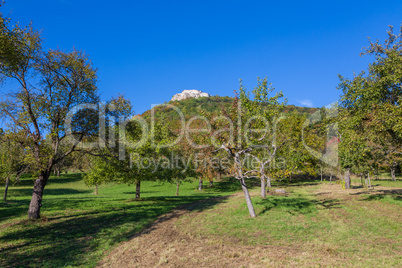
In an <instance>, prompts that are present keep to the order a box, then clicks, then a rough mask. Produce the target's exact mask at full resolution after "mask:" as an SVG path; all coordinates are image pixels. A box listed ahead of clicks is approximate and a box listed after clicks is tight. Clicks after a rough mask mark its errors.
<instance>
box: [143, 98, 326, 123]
mask: <svg viewBox="0 0 402 268" xmlns="http://www.w3.org/2000/svg"><path fill="white" fill-rule="evenodd" d="M233 100H234V98H233V97H227V96H226V97H220V96H211V97H209V98H198V99H195V98H194V99H185V100H181V101H169V102H166V103H165V104H168V105H172V106H175V107H176V108H178V109H179V110H180V111H181V112H182V113H183V114H184V116H185V117H186V118H188V117H192V116H195V115H198V114H199V108H201V109H203V110H205V111H206V112H208V113H212V114H214V115H219V114H221V110H222V108H226V107H229V106H230V105H232V103H233ZM154 109H155V117H159V116H160V115H161V114H164V116H165V117H166V118H167V119H169V120H176V119H179V114H178V113H177V112H176V111H174V110H173V109H172V108H169V107H167V106H164V105H161V106H157V107H155V108H154ZM317 110H318V108H309V107H299V106H295V105H286V106H285V108H284V113H290V112H293V111H297V112H298V113H300V114H313V113H314V112H315V111H317ZM141 116H142V117H143V118H145V119H149V118H150V117H151V110H148V111H146V112H144V113H143V114H142V115H141Z"/></svg>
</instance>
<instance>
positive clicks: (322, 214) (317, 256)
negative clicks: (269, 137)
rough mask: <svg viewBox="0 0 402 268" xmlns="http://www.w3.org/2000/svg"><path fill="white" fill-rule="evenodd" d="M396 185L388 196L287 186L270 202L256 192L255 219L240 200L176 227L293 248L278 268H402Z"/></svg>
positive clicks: (248, 242)
mask: <svg viewBox="0 0 402 268" xmlns="http://www.w3.org/2000/svg"><path fill="white" fill-rule="evenodd" d="M379 183H381V182H379ZM393 183H394V182H393ZM386 184H387V183H386ZM395 185H396V186H397V188H399V190H393V191H392V190H390V191H385V192H384V191H376V190H370V191H366V190H365V189H353V190H342V188H341V185H339V184H334V183H333V184H332V185H330V184H329V183H328V182H325V183H323V184H316V185H314V184H313V185H311V183H310V185H306V184H304V185H303V184H293V185H291V186H290V187H286V191H287V192H288V195H286V196H280V195H269V196H268V197H267V198H266V199H261V198H260V197H259V196H258V192H257V191H256V190H254V191H253V197H252V200H253V203H254V206H255V210H256V213H257V215H258V216H257V218H255V219H252V218H250V217H249V216H248V211H247V207H246V204H245V201H244V198H243V196H242V195H238V196H236V197H234V198H230V199H229V200H228V201H227V202H226V203H221V204H217V205H215V206H213V207H209V208H208V209H207V210H206V211H204V212H203V213H201V214H189V215H186V216H184V217H182V218H181V219H179V220H178V222H177V223H176V224H177V226H178V227H179V229H180V230H183V231H185V232H187V233H192V234H193V235H194V234H195V235H196V236H197V237H202V238H203V239H211V240H212V241H223V243H225V244H230V243H234V244H244V245H253V246H256V245H267V246H270V249H271V250H274V251H275V250H278V251H280V250H283V248H289V249H292V252H291V253H289V254H286V253H285V254H283V255H281V258H278V259H276V260H274V262H273V264H275V265H279V266H282V265H284V266H295V265H296V266H303V267H304V266H307V267H310V266H315V265H317V266H320V265H325V266H327V265H329V266H345V267H348V266H358V267H401V265H402V257H401V253H402V237H401V235H400V233H401V224H402V217H401V216H402V213H401V211H402V210H401V208H402V199H401V193H402V192H401V190H402V189H401V188H402V182H401V181H397V182H396V184H395ZM285 251H286V250H285ZM267 255H268V254H267ZM271 258H272V257H271Z"/></svg>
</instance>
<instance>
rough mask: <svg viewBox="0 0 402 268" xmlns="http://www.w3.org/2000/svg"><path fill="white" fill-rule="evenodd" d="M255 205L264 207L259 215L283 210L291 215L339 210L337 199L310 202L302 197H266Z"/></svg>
mask: <svg viewBox="0 0 402 268" xmlns="http://www.w3.org/2000/svg"><path fill="white" fill-rule="evenodd" d="M256 204H258V205H260V206H264V208H263V210H262V211H261V212H260V214H264V213H266V212H268V211H270V210H272V209H280V210H284V211H286V212H288V213H290V214H292V215H295V214H304V215H306V214H311V213H314V212H316V211H318V209H319V208H320V206H321V207H323V209H332V208H340V207H341V206H340V205H341V203H340V202H339V200H337V199H326V200H311V199H307V198H302V197H279V196H268V197H267V198H266V199H262V200H260V201H257V202H256Z"/></svg>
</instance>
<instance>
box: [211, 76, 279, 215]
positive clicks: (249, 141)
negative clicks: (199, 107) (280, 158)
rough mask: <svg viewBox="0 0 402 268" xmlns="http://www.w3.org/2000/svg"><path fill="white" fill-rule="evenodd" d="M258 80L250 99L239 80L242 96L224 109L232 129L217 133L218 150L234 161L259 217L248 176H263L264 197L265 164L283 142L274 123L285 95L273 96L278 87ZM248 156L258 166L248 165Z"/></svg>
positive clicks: (235, 171) (236, 173)
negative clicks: (265, 156)
mask: <svg viewBox="0 0 402 268" xmlns="http://www.w3.org/2000/svg"><path fill="white" fill-rule="evenodd" d="M257 83H258V84H257V87H256V88H255V89H254V91H253V92H252V93H253V95H254V98H253V99H251V98H250V95H249V93H247V91H246V89H245V88H244V87H243V85H242V82H241V80H240V88H239V92H240V99H239V98H238V97H237V96H236V98H235V99H234V101H233V104H232V106H231V107H230V108H229V109H227V110H223V114H224V116H226V117H227V118H228V119H229V120H228V121H230V122H231V123H232V124H233V127H232V132H233V133H227V132H226V133H225V132H222V131H220V132H219V135H217V137H216V138H218V140H219V141H220V144H221V145H220V148H219V149H218V150H217V151H221V150H222V151H225V152H226V154H227V155H228V156H229V157H230V158H231V160H232V162H233V166H232V171H233V176H234V177H235V178H236V179H237V180H239V182H240V184H241V187H242V190H243V193H244V197H245V199H246V203H247V207H248V210H249V214H250V216H251V217H252V218H254V217H256V214H255V211H254V206H253V203H252V201H251V197H250V194H249V191H248V187H247V185H246V179H247V178H251V177H256V176H259V177H260V178H261V194H262V197H265V192H266V191H265V188H266V178H267V176H266V174H265V166H266V164H267V163H269V162H271V161H273V159H274V158H275V154H276V152H277V149H278V148H279V147H280V146H281V145H282V144H278V141H277V136H276V132H275V131H276V128H275V125H276V120H278V118H277V116H278V115H279V113H280V111H281V108H282V107H283V105H284V103H280V102H279V99H281V98H282V97H283V94H282V92H278V93H276V94H275V95H274V96H270V94H271V93H272V92H273V91H274V90H275V89H274V88H273V87H272V85H271V84H269V83H268V80H267V78H264V79H258V81H257ZM214 128H215V129H221V130H222V129H225V128H226V129H227V126H226V127H225V126H222V125H220V126H219V125H218V126H215V127H214ZM270 130H271V131H270ZM233 134H234V135H233ZM258 154H259V155H262V154H265V155H268V160H261V159H262V158H261V157H260V158H258V156H257V155H258ZM245 157H251V158H254V159H256V160H257V163H258V167H255V166H254V165H249V166H247V165H245V163H246V161H244V158H245ZM268 178H269V177H268Z"/></svg>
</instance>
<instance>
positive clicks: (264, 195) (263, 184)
mask: <svg viewBox="0 0 402 268" xmlns="http://www.w3.org/2000/svg"><path fill="white" fill-rule="evenodd" d="M261 198H267V181H266V180H265V176H264V175H263V176H261Z"/></svg>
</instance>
